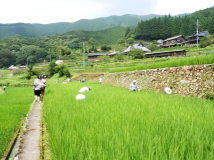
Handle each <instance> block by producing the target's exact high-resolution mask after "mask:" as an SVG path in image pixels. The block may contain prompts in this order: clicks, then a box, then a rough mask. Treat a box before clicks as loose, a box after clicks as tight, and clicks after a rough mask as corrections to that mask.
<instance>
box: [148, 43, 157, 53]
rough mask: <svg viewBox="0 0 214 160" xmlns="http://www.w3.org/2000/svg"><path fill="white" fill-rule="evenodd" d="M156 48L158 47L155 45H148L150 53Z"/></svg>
mask: <svg viewBox="0 0 214 160" xmlns="http://www.w3.org/2000/svg"><path fill="white" fill-rule="evenodd" d="M157 48H158V47H157V45H156V44H150V45H149V49H150V50H151V51H152V52H153V51H155V50H156V49H157Z"/></svg>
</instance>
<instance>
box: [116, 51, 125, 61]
mask: <svg viewBox="0 0 214 160" xmlns="http://www.w3.org/2000/svg"><path fill="white" fill-rule="evenodd" d="M113 59H114V61H115V62H117V61H123V60H124V55H122V54H121V53H116V54H115V56H114V57H113Z"/></svg>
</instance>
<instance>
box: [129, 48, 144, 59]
mask: <svg viewBox="0 0 214 160" xmlns="http://www.w3.org/2000/svg"><path fill="white" fill-rule="evenodd" d="M143 55H144V52H143V50H141V49H133V50H131V51H130V52H129V53H128V56H132V57H133V58H134V59H142V58H143Z"/></svg>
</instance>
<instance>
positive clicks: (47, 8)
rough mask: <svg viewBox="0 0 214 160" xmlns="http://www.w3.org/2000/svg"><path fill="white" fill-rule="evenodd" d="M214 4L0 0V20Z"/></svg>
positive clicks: (64, 18)
mask: <svg viewBox="0 0 214 160" xmlns="http://www.w3.org/2000/svg"><path fill="white" fill-rule="evenodd" d="M202 2H203V3H202ZM212 6H214V1H213V0H203V1H197V0H179V1H174V0H0V23H18V22H24V23H41V24H49V23H57V22H76V21H78V20H80V19H95V18H99V17H108V16H112V15H118V16H121V15H124V14H135V15H148V14H159V15H165V14H166V15H168V14H171V15H178V14H183V13H193V12H195V11H198V10H201V9H206V8H209V7H212Z"/></svg>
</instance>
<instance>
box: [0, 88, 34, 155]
mask: <svg viewBox="0 0 214 160" xmlns="http://www.w3.org/2000/svg"><path fill="white" fill-rule="evenodd" d="M33 100H34V95H33V90H32V87H19V88H15V87H7V88H6V92H5V93H3V94H1V93H0V158H1V157H2V156H3V154H4V152H5V149H6V147H7V146H8V144H9V142H10V140H11V138H12V137H13V135H14V133H15V131H16V129H17V127H18V126H19V124H20V122H21V120H22V119H23V118H24V117H25V116H26V115H27V114H28V112H29V111H30V108H31V104H32V102H33Z"/></svg>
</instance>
